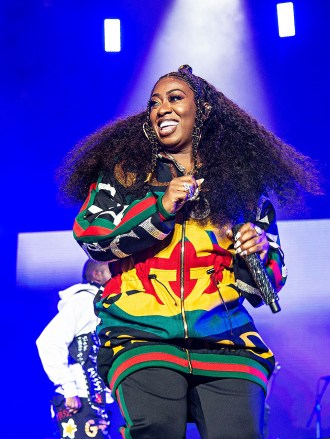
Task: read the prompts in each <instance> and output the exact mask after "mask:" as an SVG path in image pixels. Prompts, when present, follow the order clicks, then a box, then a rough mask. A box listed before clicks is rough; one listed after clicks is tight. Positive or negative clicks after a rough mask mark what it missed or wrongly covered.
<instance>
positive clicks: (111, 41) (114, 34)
mask: <svg viewBox="0 0 330 439" xmlns="http://www.w3.org/2000/svg"><path fill="white" fill-rule="evenodd" d="M104 50H105V51H106V52H120V50H121V43H120V20H118V19H114V18H107V19H105V20H104Z"/></svg>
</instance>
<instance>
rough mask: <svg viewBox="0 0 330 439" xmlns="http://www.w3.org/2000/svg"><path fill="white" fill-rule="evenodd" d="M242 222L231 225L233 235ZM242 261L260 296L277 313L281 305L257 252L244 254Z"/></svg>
mask: <svg viewBox="0 0 330 439" xmlns="http://www.w3.org/2000/svg"><path fill="white" fill-rule="evenodd" d="M241 226H242V224H236V225H235V226H234V227H233V235H234V236H235V235H236V233H237V232H238V230H239V229H240V228H241ZM243 259H244V261H245V263H246V265H247V267H248V269H249V271H250V273H251V275H252V278H253V280H254V282H255V283H256V285H257V287H258V290H259V292H260V297H261V298H262V300H263V301H264V302H265V304H266V305H268V306H269V307H270V309H271V311H272V313H274V314H275V313H277V312H279V311H281V307H280V305H279V303H278V301H279V298H278V295H277V293H276V291H275V290H274V287H273V285H272V283H271V281H270V279H269V276H268V273H267V271H266V269H265V267H264V266H263V263H262V261H261V259H260V256H259V254H258V253H253V254H250V255H246V256H244V258H243Z"/></svg>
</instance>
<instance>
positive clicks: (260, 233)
mask: <svg viewBox="0 0 330 439" xmlns="http://www.w3.org/2000/svg"><path fill="white" fill-rule="evenodd" d="M254 230H255V231H256V234H257V236H260V235H262V229H261V228H260V227H259V226H254Z"/></svg>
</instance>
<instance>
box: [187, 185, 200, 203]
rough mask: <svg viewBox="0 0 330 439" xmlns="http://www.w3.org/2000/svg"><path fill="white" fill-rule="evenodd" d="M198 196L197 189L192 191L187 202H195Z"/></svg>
mask: <svg viewBox="0 0 330 439" xmlns="http://www.w3.org/2000/svg"><path fill="white" fill-rule="evenodd" d="M198 195H199V188H197V189H196V190H195V191H194V193H193V194H192V196H191V197H189V200H190V201H195V200H196V199H197V198H198Z"/></svg>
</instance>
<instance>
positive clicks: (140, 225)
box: [73, 176, 175, 261]
mask: <svg viewBox="0 0 330 439" xmlns="http://www.w3.org/2000/svg"><path fill="white" fill-rule="evenodd" d="M127 199H128V197H126V198H125V196H124V195H123V190H122V188H121V187H119V183H118V182H117V181H116V180H115V179H113V180H111V179H106V178H105V177H103V176H100V178H99V179H98V181H97V182H96V183H94V184H92V185H91V187H90V191H89V194H88V197H87V199H86V201H85V203H84V204H83V206H82V208H81V210H80V212H79V214H78V216H77V217H76V220H75V223H74V229H73V232H74V237H75V239H76V240H77V241H78V243H79V244H80V245H81V246H82V247H83V249H84V250H85V252H86V253H87V254H88V255H89V256H90V257H91V258H92V259H95V260H98V261H114V260H117V259H121V258H125V257H127V256H130V255H132V254H134V253H138V252H141V251H143V250H145V249H147V248H150V247H152V246H153V245H154V244H156V243H157V242H159V241H162V240H163V239H165V238H166V237H167V236H168V235H169V234H170V233H171V231H172V230H173V228H174V222H175V221H174V220H175V215H172V214H169V213H168V212H166V210H165V209H164V208H163V205H162V194H160V195H159V196H157V195H155V194H154V193H152V192H148V193H147V194H146V196H145V197H144V198H142V199H140V200H135V201H133V202H128V201H127Z"/></svg>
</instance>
